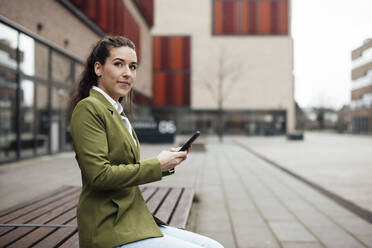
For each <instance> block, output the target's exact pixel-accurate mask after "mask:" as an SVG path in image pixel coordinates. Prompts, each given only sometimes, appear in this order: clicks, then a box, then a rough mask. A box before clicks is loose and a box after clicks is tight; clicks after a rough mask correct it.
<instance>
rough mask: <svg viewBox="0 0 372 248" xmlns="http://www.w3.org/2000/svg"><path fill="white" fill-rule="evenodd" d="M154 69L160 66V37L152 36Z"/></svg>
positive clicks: (158, 68)
mask: <svg viewBox="0 0 372 248" xmlns="http://www.w3.org/2000/svg"><path fill="white" fill-rule="evenodd" d="M153 49H154V58H153V60H154V70H160V68H161V37H154V48H153Z"/></svg>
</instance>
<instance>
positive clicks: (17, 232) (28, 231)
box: [0, 198, 78, 247]
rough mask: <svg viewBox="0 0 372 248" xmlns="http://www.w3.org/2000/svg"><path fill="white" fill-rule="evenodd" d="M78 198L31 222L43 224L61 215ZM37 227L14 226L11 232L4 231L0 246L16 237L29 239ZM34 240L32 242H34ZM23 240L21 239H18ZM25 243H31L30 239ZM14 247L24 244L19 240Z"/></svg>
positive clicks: (74, 203) (69, 208) (72, 205)
mask: <svg viewBox="0 0 372 248" xmlns="http://www.w3.org/2000/svg"><path fill="white" fill-rule="evenodd" d="M77 201H78V199H77V198H76V199H73V200H72V201H69V202H67V204H64V205H62V206H59V207H57V208H55V209H53V210H52V211H50V212H47V213H45V214H43V215H41V216H40V217H38V218H37V219H35V220H33V221H32V223H33V224H36V223H37V224H45V223H48V222H49V221H51V220H53V218H55V217H57V216H60V215H63V214H64V213H65V212H66V211H68V210H71V209H74V208H75V207H76V204H77ZM54 224H62V223H54ZM36 229H37V228H36V227H34V228H14V230H12V231H11V232H8V233H6V234H5V235H4V236H2V237H1V240H0V246H5V244H4V243H3V242H6V244H8V243H10V242H13V241H15V240H18V239H21V238H22V239H29V237H30V236H35V235H34V233H32V232H33V231H35V230H36ZM35 241H36V240H34V241H33V242H35ZM20 242H23V241H20ZM26 243H27V244H31V243H32V242H31V241H27V242H26ZM14 247H24V245H21V244H19V242H16V243H15V246H14Z"/></svg>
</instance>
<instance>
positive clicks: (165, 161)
mask: <svg viewBox="0 0 372 248" xmlns="http://www.w3.org/2000/svg"><path fill="white" fill-rule="evenodd" d="M186 157H187V151H183V152H178V151H174V150H171V151H162V152H160V153H159V155H158V156H157V158H158V159H159V161H160V165H161V170H162V171H168V170H170V169H173V168H174V167H176V166H177V165H179V164H180V163H181V162H182V161H183V160H185V159H186Z"/></svg>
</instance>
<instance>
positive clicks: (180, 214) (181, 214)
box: [169, 188, 194, 228]
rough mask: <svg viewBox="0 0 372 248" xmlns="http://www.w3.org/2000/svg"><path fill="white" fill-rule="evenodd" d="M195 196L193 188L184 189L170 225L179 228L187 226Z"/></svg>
mask: <svg viewBox="0 0 372 248" xmlns="http://www.w3.org/2000/svg"><path fill="white" fill-rule="evenodd" d="M193 197H194V189H193V188H184V189H183V193H182V196H181V199H180V201H179V202H178V205H177V207H176V210H175V211H174V213H173V215H172V218H171V220H170V222H169V225H171V226H175V227H179V228H185V227H186V222H187V219H188V217H189V213H190V209H191V205H192V199H193Z"/></svg>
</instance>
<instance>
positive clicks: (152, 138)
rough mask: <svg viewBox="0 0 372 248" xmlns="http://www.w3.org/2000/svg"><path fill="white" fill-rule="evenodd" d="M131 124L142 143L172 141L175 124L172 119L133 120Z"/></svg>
mask: <svg viewBox="0 0 372 248" xmlns="http://www.w3.org/2000/svg"><path fill="white" fill-rule="evenodd" d="M132 126H133V128H134V130H135V131H136V134H137V136H138V139H139V141H140V142H142V143H174V135H175V133H176V124H175V123H174V121H172V120H161V121H159V122H155V121H133V122H132Z"/></svg>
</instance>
